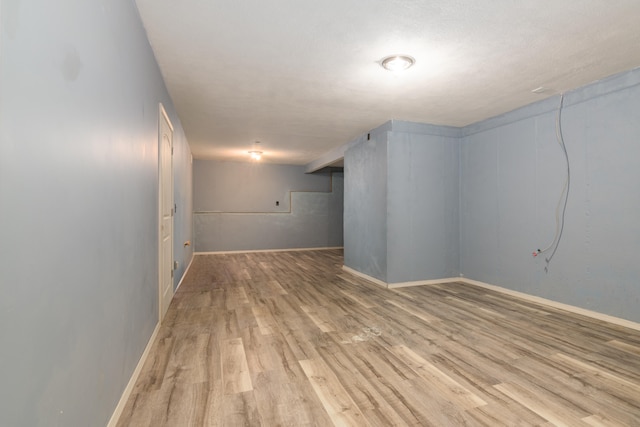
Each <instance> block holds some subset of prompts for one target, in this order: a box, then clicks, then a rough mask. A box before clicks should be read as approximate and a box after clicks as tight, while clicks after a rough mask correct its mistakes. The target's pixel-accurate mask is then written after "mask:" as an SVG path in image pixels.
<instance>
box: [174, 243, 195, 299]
mask: <svg viewBox="0 0 640 427" xmlns="http://www.w3.org/2000/svg"><path fill="white" fill-rule="evenodd" d="M194 258H195V253H193V252H191V260H190V261H189V265H187V268H185V269H184V273H183V274H182V277H181V278H180V281H179V282H178V286H176V289H175V291H173V294H174V295H175V293H176V292H178V289H180V285H182V282H183V281H184V278H185V277H187V273H188V272H189V269H190V268H191V265H192V264H193V259H194Z"/></svg>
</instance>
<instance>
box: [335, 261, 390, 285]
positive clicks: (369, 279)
mask: <svg viewBox="0 0 640 427" xmlns="http://www.w3.org/2000/svg"><path fill="white" fill-rule="evenodd" d="M342 270H344V271H346V272H347V273H349V274H353V275H354V276H358V277H361V278H363V279H365V280H368V281H370V282H372V283H375V284H376V285H378V286H382V287H383V288H388V287H389V284H388V283H387V282H383V281H382V280H380V279H376V278H375V277H372V276H369V275H368V274H364V273H361V272H359V271H358V270H354V269H353V268H350V267H347V266H346V265H343V266H342Z"/></svg>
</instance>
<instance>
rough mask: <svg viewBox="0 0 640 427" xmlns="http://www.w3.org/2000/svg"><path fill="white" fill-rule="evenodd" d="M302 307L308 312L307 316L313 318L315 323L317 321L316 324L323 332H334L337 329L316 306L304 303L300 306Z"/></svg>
mask: <svg viewBox="0 0 640 427" xmlns="http://www.w3.org/2000/svg"><path fill="white" fill-rule="evenodd" d="M300 308H301V309H302V311H304V312H305V313H306V315H307V316H309V319H311V321H313V323H315V325H316V326H317V327H318V328H319V329H320V330H321V331H322V332H333V331H335V330H336V328H335V326H334V325H333V323H332V322H331V321H329V320H327V319H324V318H323V317H322V315H321V314H319V313H318V312H317V311H316V309H315V308H313V307H309V306H306V305H302V306H300Z"/></svg>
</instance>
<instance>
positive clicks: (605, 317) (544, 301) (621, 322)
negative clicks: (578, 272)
mask: <svg viewBox="0 0 640 427" xmlns="http://www.w3.org/2000/svg"><path fill="white" fill-rule="evenodd" d="M455 281H456V282H462V283H464V284H467V285H473V286H479V287H482V288H485V289H491V290H492V291H496V292H501V293H503V294H506V295H510V296H514V297H517V298H521V299H524V300H527V301H531V302H535V303H538V304H542V305H547V306H549V307H553V308H559V309H561V310H565V311H569V312H572V313H576V314H581V315H583V316H587V317H591V318H593V319H597V320H602V321H605V322H609V323H613V324H614V325H619V326H624V327H626V328H630V329H635V330H637V331H640V323H636V322H633V321H631V320H627V319H621V318H620V317H615V316H610V315H608V314H604V313H600V312H597V311H593V310H587V309H586V308H581V307H576V306H574V305H569V304H565V303H562V302H558V301H554V300H550V299H546V298H542V297H537V296H535V295H530V294H525V293H524V292H518V291H514V290H511V289H506V288H502V287H500V286H496V285H491V284H489V283H484V282H480V281H478V280H471V279H467V278H465V277H459V278H458V279H457V280H455Z"/></svg>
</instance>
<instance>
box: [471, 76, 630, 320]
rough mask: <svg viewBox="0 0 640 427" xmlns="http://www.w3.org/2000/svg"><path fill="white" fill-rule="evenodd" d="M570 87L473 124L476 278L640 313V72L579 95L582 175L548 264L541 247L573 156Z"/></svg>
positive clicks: (576, 164) (575, 123)
mask: <svg viewBox="0 0 640 427" xmlns="http://www.w3.org/2000/svg"><path fill="white" fill-rule="evenodd" d="M557 104H558V97H554V98H553V99H551V100H549V101H545V102H541V103H538V104H535V105H532V106H530V107H526V108H524V109H520V110H517V111H515V112H513V113H509V114H506V115H504V116H501V117H498V118H495V119H493V120H491V121H487V122H486V123H484V124H483V123H480V124H477V125H474V126H472V127H469V128H468V129H465V132H466V133H467V134H468V135H467V136H466V137H465V138H464V139H463V141H462V147H461V215H460V229H461V261H460V262H461V270H462V272H463V273H464V275H465V276H466V277H469V278H471V279H476V280H480V281H484V282H489V283H493V284H496V285H499V286H502V287H505V288H509V289H514V290H517V291H521V292H526V293H528V294H532V295H537V296H541V297H544V298H549V299H552V300H556V301H559V302H563V303H567V304H571V305H575V306H579V307H584V308H588V309H592V310H595V311H598V312H601V313H605V314H610V315H614V316H617V317H621V318H625V319H629V320H633V321H636V322H638V321H640V310H638V306H639V303H640V269H639V267H638V253H640V222H639V221H638V213H639V212H640V168H639V167H638V164H639V163H638V159H640V144H638V135H640V120H639V117H640V116H639V115H638V111H640V70H634V71H631V72H628V73H624V74H621V75H618V76H615V77H613V78H610V79H607V80H605V81H601V82H598V83H595V84H593V85H589V86H587V87H584V88H581V89H579V90H577V91H574V92H571V93H569V94H568V95H567V96H566V98H565V108H564V110H563V114H562V128H563V131H564V137H565V141H566V146H567V150H568V153H569V156H570V160H571V169H572V182H571V194H570V197H569V202H568V207H567V215H566V226H565V231H564V235H563V239H562V241H561V243H560V246H559V248H558V251H557V253H556V255H555V257H554V259H553V260H552V261H551V263H550V264H549V266H548V272H545V267H546V262H545V260H544V257H536V258H534V257H532V255H531V254H532V252H533V251H534V250H536V249H538V248H541V247H543V246H545V245H547V244H548V243H549V242H550V241H551V240H552V239H553V235H554V231H555V214H554V211H555V207H556V202H557V200H558V196H559V194H560V191H561V189H562V185H563V179H564V161H563V157H562V153H561V151H560V148H559V146H558V144H557V142H556V137H555V117H556V115H555V114H556V113H555V111H553V110H554V109H555V108H556V106H557Z"/></svg>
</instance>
